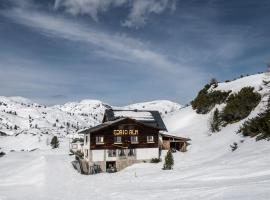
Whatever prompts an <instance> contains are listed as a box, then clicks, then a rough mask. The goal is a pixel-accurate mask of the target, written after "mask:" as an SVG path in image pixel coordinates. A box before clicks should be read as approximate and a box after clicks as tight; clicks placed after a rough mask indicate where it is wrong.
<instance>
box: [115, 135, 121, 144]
mask: <svg viewBox="0 0 270 200" xmlns="http://www.w3.org/2000/svg"><path fill="white" fill-rule="evenodd" d="M116 138H120V141H117V139H116ZM113 143H114V144H122V143H123V142H122V136H114V141H113Z"/></svg>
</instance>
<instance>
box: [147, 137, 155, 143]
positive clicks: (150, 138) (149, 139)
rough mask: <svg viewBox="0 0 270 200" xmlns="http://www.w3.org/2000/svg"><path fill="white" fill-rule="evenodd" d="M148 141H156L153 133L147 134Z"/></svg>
mask: <svg viewBox="0 0 270 200" xmlns="http://www.w3.org/2000/svg"><path fill="white" fill-rule="evenodd" d="M147 142H148V143H153V142H154V136H152V135H149V136H147Z"/></svg>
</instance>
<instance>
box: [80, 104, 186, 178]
mask: <svg viewBox="0 0 270 200" xmlns="http://www.w3.org/2000/svg"><path fill="white" fill-rule="evenodd" d="M80 134H84V145H83V158H80V159H79V158H77V160H79V161H80V168H81V172H82V173H85V174H93V173H98V172H106V171H107V172H116V171H119V170H122V169H124V168H125V167H127V166H130V165H132V164H134V163H139V162H150V161H151V160H152V159H160V156H161V152H162V150H163V149H165V150H169V149H173V150H174V151H176V150H178V151H182V152H185V151H186V147H187V145H188V141H189V139H187V138H182V137H177V136H173V135H170V134H168V133H167V128H166V126H165V124H164V122H163V120H162V118H161V116H160V113H159V112H158V111H145V110H112V109H107V110H106V111H105V114H104V118H103V121H102V124H100V125H97V126H95V127H91V128H89V129H85V130H82V131H80Z"/></svg>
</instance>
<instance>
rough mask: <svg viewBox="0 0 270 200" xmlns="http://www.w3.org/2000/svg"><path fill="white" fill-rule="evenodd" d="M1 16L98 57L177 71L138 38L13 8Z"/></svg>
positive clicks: (174, 66) (173, 65)
mask: <svg viewBox="0 0 270 200" xmlns="http://www.w3.org/2000/svg"><path fill="white" fill-rule="evenodd" d="M2 14H3V15H4V16H5V17H8V18H10V19H12V20H13V21H15V22H16V23H19V24H22V25H25V26H28V27H30V28H33V29H35V30H37V31H39V32H40V33H42V34H44V35H46V36H49V37H56V38H63V39H66V40H69V41H73V42H82V43H84V44H85V43H87V44H88V45H90V46H94V47H95V48H94V51H95V52H96V53H97V54H99V55H100V56H107V57H110V58H114V59H118V60H122V61H127V62H131V63H137V64H138V63H140V64H143V65H144V66H147V67H151V68H157V69H160V70H166V71H173V70H176V68H177V66H176V64H175V63H173V62H171V61H170V60H169V59H168V58H167V56H166V55H164V54H162V53H159V52H156V51H153V50H152V49H151V48H150V47H148V46H146V45H145V44H144V43H143V42H142V41H140V40H138V39H133V38H130V37H127V36H125V35H120V34H115V35H112V34H106V33H104V32H102V31H99V30H94V29H91V28H88V27H87V26H84V25H83V24H80V23H78V22H77V23H75V22H73V21H71V20H67V19H64V18H61V17H57V16H52V15H48V14H43V13H41V12H34V11H30V10H22V9H19V8H14V9H12V10H7V11H4V12H2Z"/></svg>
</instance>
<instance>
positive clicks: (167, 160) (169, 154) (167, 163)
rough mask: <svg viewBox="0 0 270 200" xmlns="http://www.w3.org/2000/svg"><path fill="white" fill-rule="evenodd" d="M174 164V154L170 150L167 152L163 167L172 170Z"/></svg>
mask: <svg viewBox="0 0 270 200" xmlns="http://www.w3.org/2000/svg"><path fill="white" fill-rule="evenodd" d="M173 165H174V160H173V155H172V152H171V150H169V151H168V152H167V155H166V156H165V162H164V165H163V169H164V170H171V169H172V168H173Z"/></svg>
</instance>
